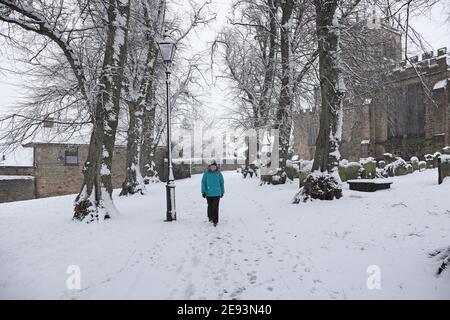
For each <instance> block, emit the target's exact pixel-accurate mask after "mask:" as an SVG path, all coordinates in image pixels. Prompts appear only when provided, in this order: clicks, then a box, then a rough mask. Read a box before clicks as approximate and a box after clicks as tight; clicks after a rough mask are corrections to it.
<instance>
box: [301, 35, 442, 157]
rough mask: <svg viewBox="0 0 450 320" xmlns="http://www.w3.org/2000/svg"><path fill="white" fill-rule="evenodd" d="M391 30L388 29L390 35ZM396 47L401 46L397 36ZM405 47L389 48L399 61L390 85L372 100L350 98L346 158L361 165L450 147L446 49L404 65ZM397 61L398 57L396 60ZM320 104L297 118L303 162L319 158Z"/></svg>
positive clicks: (344, 132)
mask: <svg viewBox="0 0 450 320" xmlns="http://www.w3.org/2000/svg"><path fill="white" fill-rule="evenodd" d="M384 32H386V31H384ZM390 34H391V35H392V37H393V39H397V40H393V41H392V42H391V44H392V45H398V46H399V48H401V45H400V40H399V36H398V37H396V36H395V32H392V33H390ZM399 48H397V49H396V50H394V51H392V49H388V47H383V49H382V51H381V52H382V53H383V55H385V54H386V53H389V52H396V54H395V55H394V56H390V60H391V61H392V60H396V61H393V62H395V63H393V64H391V65H390V67H389V73H388V75H387V78H386V86H385V88H384V89H383V90H378V91H377V90H374V91H373V92H371V93H370V94H368V95H366V96H360V97H358V98H352V97H350V99H346V100H345V102H344V106H343V108H344V123H343V130H342V142H341V147H340V153H341V157H342V158H345V159H348V160H352V161H359V159H360V158H365V157H368V156H372V157H381V156H382V155H383V153H386V152H389V153H393V154H396V155H399V156H402V157H405V158H409V157H411V156H412V155H416V156H423V155H424V154H427V153H434V152H435V151H437V150H441V149H442V147H444V146H446V145H448V144H450V95H449V90H450V87H449V81H450V80H449V79H450V55H449V54H448V53H447V49H446V48H441V49H439V50H438V51H437V53H436V55H435V53H434V52H427V53H424V54H423V55H422V57H421V60H419V57H418V56H416V57H411V58H410V59H409V61H408V62H406V61H401V60H400V55H399ZM393 57H394V58H396V59H392V58H393ZM315 101H316V103H315V106H314V107H313V108H312V109H310V110H307V111H306V110H305V111H302V112H300V114H299V115H298V117H297V118H296V119H294V151H295V153H296V154H298V155H299V156H300V157H301V158H303V159H312V158H313V157H314V151H315V142H316V139H317V134H318V130H319V113H320V103H319V101H320V97H319V95H318V94H317V95H316V99H315Z"/></svg>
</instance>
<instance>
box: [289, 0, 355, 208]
mask: <svg viewBox="0 0 450 320" xmlns="http://www.w3.org/2000/svg"><path fill="white" fill-rule="evenodd" d="M314 3H315V7H316V32H317V38H318V49H319V76H320V92H321V109H320V126H319V134H318V137H317V141H316V150H315V153H314V162H313V166H312V173H311V174H310V175H309V176H308V177H307V179H306V182H305V186H304V187H303V189H302V190H301V191H300V192H299V193H298V194H297V195H296V197H295V199H294V202H299V201H301V200H303V201H306V200H307V199H309V198H314V199H325V200H332V199H334V198H340V197H341V196H342V189H341V184H340V183H341V181H340V178H339V175H338V173H337V169H338V165H339V159H340V153H339V145H340V142H341V134H342V121H343V108H342V103H343V99H344V95H345V91H346V89H345V83H344V80H343V75H342V69H341V68H342V66H341V62H340V59H341V58H340V48H339V37H340V34H339V21H338V17H337V10H336V9H337V5H338V0H332V1H330V0H315V2H314Z"/></svg>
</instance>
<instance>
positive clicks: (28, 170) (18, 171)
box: [0, 166, 34, 176]
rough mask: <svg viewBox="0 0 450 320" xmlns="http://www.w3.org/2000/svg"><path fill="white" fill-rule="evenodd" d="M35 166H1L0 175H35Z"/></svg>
mask: <svg viewBox="0 0 450 320" xmlns="http://www.w3.org/2000/svg"><path fill="white" fill-rule="evenodd" d="M33 175H34V167H12V166H7V167H2V166H0V176H33Z"/></svg>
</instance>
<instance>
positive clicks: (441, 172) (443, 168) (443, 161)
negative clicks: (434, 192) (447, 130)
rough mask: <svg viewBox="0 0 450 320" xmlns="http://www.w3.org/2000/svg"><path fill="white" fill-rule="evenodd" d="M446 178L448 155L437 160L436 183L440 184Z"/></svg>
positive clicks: (449, 163) (449, 160)
mask: <svg viewBox="0 0 450 320" xmlns="http://www.w3.org/2000/svg"><path fill="white" fill-rule="evenodd" d="M448 176H450V155H442V156H440V157H439V158H438V183H439V184H441V183H442V181H444V178H445V177H448Z"/></svg>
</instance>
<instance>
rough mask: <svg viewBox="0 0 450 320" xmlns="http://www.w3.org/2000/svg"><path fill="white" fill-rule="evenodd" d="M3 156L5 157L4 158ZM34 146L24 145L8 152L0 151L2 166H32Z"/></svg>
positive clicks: (0, 165)
mask: <svg viewBox="0 0 450 320" xmlns="http://www.w3.org/2000/svg"><path fill="white" fill-rule="evenodd" d="M3 158H5V159H4V160H3ZM32 166H33V148H26V147H23V146H20V147H17V148H16V149H14V150H12V151H8V152H0V167H32Z"/></svg>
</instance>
